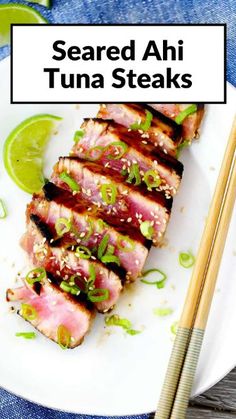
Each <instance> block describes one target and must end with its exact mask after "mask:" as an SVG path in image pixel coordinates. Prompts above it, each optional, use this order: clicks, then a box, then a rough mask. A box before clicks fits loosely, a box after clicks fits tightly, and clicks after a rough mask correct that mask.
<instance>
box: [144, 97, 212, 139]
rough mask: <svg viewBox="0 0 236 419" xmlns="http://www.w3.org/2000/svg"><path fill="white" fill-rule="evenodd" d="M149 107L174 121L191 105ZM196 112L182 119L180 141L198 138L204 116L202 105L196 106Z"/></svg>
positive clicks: (157, 104) (160, 104) (156, 104)
mask: <svg viewBox="0 0 236 419" xmlns="http://www.w3.org/2000/svg"><path fill="white" fill-rule="evenodd" d="M150 106H151V107H152V108H154V109H156V110H157V111H158V112H161V113H163V115H165V116H167V117H168V118H170V119H173V120H175V118H176V117H177V116H178V115H179V114H180V113H181V112H183V111H185V110H186V109H187V108H188V107H189V106H191V105H186V104H185V105H184V104H176V103H175V104H174V103H173V104H162V103H155V104H153V103H152V104H150ZM196 106H197V111H196V112H193V113H191V114H190V115H188V116H187V117H186V118H184V120H183V122H182V124H181V126H182V139H183V140H185V141H191V140H193V139H194V138H196V137H197V136H198V132H199V127H200V125H201V121H202V118H203V115H204V105H201V104H197V105H196Z"/></svg>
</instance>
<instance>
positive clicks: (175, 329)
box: [170, 322, 179, 335]
mask: <svg viewBox="0 0 236 419" xmlns="http://www.w3.org/2000/svg"><path fill="white" fill-rule="evenodd" d="M178 323H179V322H174V323H172V325H171V326H170V331H171V333H173V335H176V334H177V329H178Z"/></svg>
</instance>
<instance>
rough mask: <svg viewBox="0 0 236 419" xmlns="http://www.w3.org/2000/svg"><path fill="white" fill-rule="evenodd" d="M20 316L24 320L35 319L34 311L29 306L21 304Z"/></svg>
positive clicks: (35, 312) (35, 313)
mask: <svg viewBox="0 0 236 419" xmlns="http://www.w3.org/2000/svg"><path fill="white" fill-rule="evenodd" d="M21 315H22V317H23V318H24V319H25V320H29V321H32V320H35V319H36V318H37V311H36V309H35V308H34V307H33V306H31V305H30V304H25V303H23V304H21Z"/></svg>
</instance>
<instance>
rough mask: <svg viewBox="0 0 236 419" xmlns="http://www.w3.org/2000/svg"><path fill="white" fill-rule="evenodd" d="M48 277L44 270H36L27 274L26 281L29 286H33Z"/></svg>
mask: <svg viewBox="0 0 236 419" xmlns="http://www.w3.org/2000/svg"><path fill="white" fill-rule="evenodd" d="M46 276H47V273H46V271H45V269H44V268H35V269H32V270H31V271H29V272H28V273H27V275H26V277H25V279H26V281H27V282H28V284H30V285H33V284H34V283H35V282H41V281H42V280H43V279H45V278H46Z"/></svg>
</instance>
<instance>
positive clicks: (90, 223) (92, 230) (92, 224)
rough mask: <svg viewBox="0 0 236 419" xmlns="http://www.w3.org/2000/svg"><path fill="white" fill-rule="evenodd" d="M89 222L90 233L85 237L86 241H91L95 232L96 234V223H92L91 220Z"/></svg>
mask: <svg viewBox="0 0 236 419" xmlns="http://www.w3.org/2000/svg"><path fill="white" fill-rule="evenodd" d="M87 221H88V231H87V234H86V235H85V236H84V239H83V240H85V241H87V240H88V239H90V237H91V236H92V234H93V232H94V223H93V221H91V220H90V219H88V220H87Z"/></svg>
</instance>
